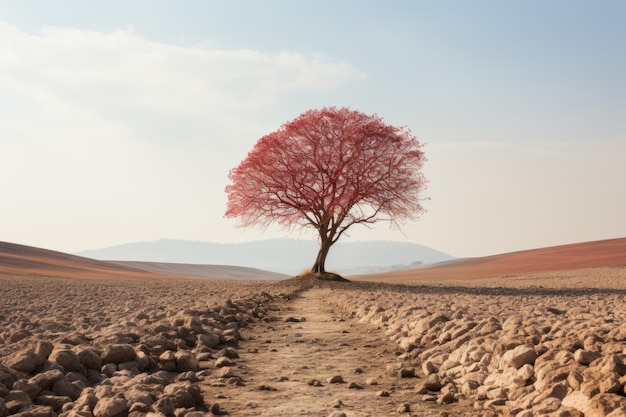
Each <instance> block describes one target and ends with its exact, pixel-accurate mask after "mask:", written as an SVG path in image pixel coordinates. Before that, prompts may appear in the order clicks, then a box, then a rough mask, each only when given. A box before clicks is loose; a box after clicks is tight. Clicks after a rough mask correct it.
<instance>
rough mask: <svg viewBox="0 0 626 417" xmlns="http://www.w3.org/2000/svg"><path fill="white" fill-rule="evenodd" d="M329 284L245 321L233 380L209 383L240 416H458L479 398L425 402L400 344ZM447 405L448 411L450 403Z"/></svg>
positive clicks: (210, 396) (215, 397)
mask: <svg viewBox="0 0 626 417" xmlns="http://www.w3.org/2000/svg"><path fill="white" fill-rule="evenodd" d="M328 291H331V290H329V289H322V288H313V289H309V290H306V291H304V292H301V293H299V294H298V295H297V296H296V297H295V298H294V299H292V300H287V301H284V302H282V303H279V304H276V305H273V306H272V307H271V310H272V313H271V314H270V315H268V317H266V318H265V319H264V320H263V321H259V322H257V323H255V324H254V325H253V326H251V327H249V328H246V329H242V332H241V335H242V340H241V341H240V343H239V349H238V353H239V356H240V357H239V358H236V359H233V360H232V362H233V363H232V364H231V366H230V367H228V368H229V369H228V371H229V372H231V373H232V374H233V377H232V378H231V379H230V381H229V382H225V383H220V384H218V386H206V387H205V389H204V391H205V396H206V402H207V403H214V402H216V401H218V402H219V403H220V405H221V406H222V408H223V409H224V410H225V411H227V412H228V413H229V414H230V415H236V416H277V415H283V416H284V415H299V416H337V417H338V416H343V415H345V416H348V417H356V416H389V415H405V416H424V417H426V416H448V415H450V416H456V415H467V414H469V412H470V411H471V410H472V408H471V404H468V403H462V402H459V403H456V404H447V405H440V404H437V403H435V402H432V403H428V402H418V401H417V400H416V398H417V396H416V393H415V380H414V379H412V378H403V377H402V376H401V374H400V368H401V362H400V361H399V360H398V359H397V356H398V354H399V352H398V346H397V344H395V343H394V342H392V341H390V340H389V337H386V336H385V335H384V334H383V331H382V330H380V329H377V328H375V327H373V326H372V325H370V324H367V323H362V322H359V321H358V320H357V319H355V318H353V317H351V316H350V315H346V314H341V313H338V312H336V311H335V310H334V309H333V307H332V306H331V305H329V304H327V303H326V302H325V297H324V295H325V294H326V295H327V294H328ZM444 410H445V411H444Z"/></svg>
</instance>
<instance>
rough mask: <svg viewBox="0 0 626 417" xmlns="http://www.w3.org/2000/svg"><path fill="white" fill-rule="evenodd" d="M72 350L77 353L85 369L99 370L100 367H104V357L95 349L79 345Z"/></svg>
mask: <svg viewBox="0 0 626 417" xmlns="http://www.w3.org/2000/svg"><path fill="white" fill-rule="evenodd" d="M72 350H73V351H74V352H75V353H76V356H77V357H78V361H79V362H80V364H81V365H82V366H84V367H85V369H95V370H97V371H99V370H100V368H102V357H101V356H100V353H98V352H97V351H96V350H95V349H93V348H90V347H87V346H83V345H78V346H75V347H74V348H73V349H72Z"/></svg>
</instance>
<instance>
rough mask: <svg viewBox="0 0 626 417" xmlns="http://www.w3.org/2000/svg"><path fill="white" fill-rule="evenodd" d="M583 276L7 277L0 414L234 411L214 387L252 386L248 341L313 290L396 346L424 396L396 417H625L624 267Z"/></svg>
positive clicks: (406, 380)
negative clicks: (448, 281) (434, 409)
mask: <svg viewBox="0 0 626 417" xmlns="http://www.w3.org/2000/svg"><path fill="white" fill-rule="evenodd" d="M585 274H586V275H584V276H582V275H580V274H579V273H573V274H572V279H571V280H569V281H568V279H567V278H568V277H567V274H565V275H563V274H561V275H559V277H558V278H559V279H558V280H555V279H552V280H551V279H550V276H549V275H545V276H538V277H533V281H532V283H526V282H522V281H519V280H517V281H516V280H514V279H510V280H506V279H500V280H497V281H494V282H492V283H490V284H485V283H479V284H480V285H477V282H478V281H475V282H473V283H470V284H468V285H456V284H455V285H454V286H452V285H429V286H423V285H422V286H420V285H387V284H380V283H365V282H352V283H327V282H324V283H321V284H314V283H312V282H311V281H308V280H290V281H288V282H281V283H275V282H241V281H206V280H141V281H138V280H135V281H124V280H110V281H106V280H79V279H61V278H44V277H17V276H6V275H5V276H0V288H1V289H2V294H1V296H0V297H1V298H0V417H5V416H9V415H11V416H13V415H19V416H23V417H26V416H29V417H30V416H41V417H55V416H57V415H58V416H63V417H116V416H121V417H126V416H132V417H143V416H146V415H148V414H150V415H164V416H175V417H185V416H187V417H199V416H201V415H207V414H208V415H220V414H226V413H228V412H229V410H228V409H223V408H221V407H220V404H219V401H213V400H212V399H211V400H208V399H209V398H213V397H211V396H210V395H207V387H211V386H217V385H218V384H216V383H215V381H216V380H218V379H219V380H221V381H222V384H223V385H233V386H236V385H237V384H245V380H243V381H242V380H241V378H240V377H238V376H237V375H234V374H233V373H232V371H233V369H235V370H236V363H237V360H238V358H239V356H240V353H242V352H239V346H240V342H241V341H242V339H241V338H242V333H243V334H247V333H249V332H251V330H253V329H255V328H256V327H255V326H261V325H264V326H267V323H268V322H269V320H270V317H271V316H272V315H274V314H275V312H276V311H277V310H280V309H286V308H289V305H290V304H291V303H293V300H294V299H296V298H297V296H298V294H300V293H302V292H303V291H307V289H308V288H310V287H311V286H313V285H316V286H321V288H322V289H321V290H319V289H318V290H316V291H317V292H316V294H318V295H317V296H316V297H317V298H316V300H319V302H320V303H324V304H325V305H326V306H328V307H329V308H332V309H334V311H336V312H339V313H341V314H342V315H344V316H345V317H349V318H351V319H354V320H356V321H358V322H360V323H362V325H363V327H358V328H353V329H351V331H362V332H368V333H370V334H371V332H374V334H377V335H378V336H379V337H380V338H381V340H382V339H384V340H386V341H392V342H393V343H394V346H396V349H395V350H394V351H390V352H388V355H389V359H388V360H389V362H390V363H392V362H393V363H400V364H401V365H400V369H399V370H398V368H397V367H394V366H391V367H389V369H388V370H382V369H381V372H394V373H395V374H397V375H398V376H399V377H401V378H402V381H403V386H406V385H407V384H409V386H411V387H412V390H414V396H411V404H407V407H406V409H402V408H398V409H397V410H396V411H395V413H396V414H398V415H401V414H404V415H415V416H418V415H422V414H420V411H419V410H420V404H424V405H425V404H431V403H436V404H438V405H439V406H440V407H439V408H438V409H440V410H442V411H441V412H440V414H439V415H441V416H445V415H449V416H452V415H474V416H495V415H508V416H518V417H526V416H535V415H537V416H560V417H565V416H593V417H595V416H611V417H617V416H626V393H625V385H626V377H625V374H626V365H625V361H626V320H625V319H626V303H625V302H624V301H625V300H624V297H625V295H626V290H624V282H623V281H626V269H624V268H613V269H598V270H593V271H591V272H589V271H587V272H585ZM581 277H582V278H581ZM609 278H610V279H609ZM616 279H617V280H621V281H619V282H617V281H615V280H616ZM603 280H604V281H603ZM568 282H569V283H574V284H575V285H565V284H567V283H568ZM510 283H515V285H508V284H510ZM555 283H556V284H555ZM564 283H565V284H564ZM354 329H359V330H354ZM360 360H361V361H362V362H364V363H365V362H367V358H366V357H364V358H361V359H360ZM228 363H231V364H233V366H224V365H225V364H228ZM229 371H231V373H230V374H229ZM259 372H261V371H259ZM268 380H271V378H268ZM391 394H392V395H393V393H391ZM291 400H296V401H297V399H289V398H287V399H284V401H291ZM446 404H450V408H449V410H450V411H446V408H445V406H446ZM455 404H470V405H471V413H470V414H468V413H469V412H466V413H464V414H454V411H453V410H458V407H457V408H455V407H454V405H455ZM333 414H334V415H342V414H343V415H346V416H350V414H351V410H349V409H347V410H338V411H333ZM232 415H236V414H234V413H233V414H232ZM328 415H331V413H330V412H329V413H328ZM358 415H362V414H358Z"/></svg>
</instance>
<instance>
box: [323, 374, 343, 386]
mask: <svg viewBox="0 0 626 417" xmlns="http://www.w3.org/2000/svg"><path fill="white" fill-rule="evenodd" d="M327 382H328V383H329V384H342V383H343V382H344V381H343V378H342V377H341V375H333V376H331V377H329V378H328V379H327Z"/></svg>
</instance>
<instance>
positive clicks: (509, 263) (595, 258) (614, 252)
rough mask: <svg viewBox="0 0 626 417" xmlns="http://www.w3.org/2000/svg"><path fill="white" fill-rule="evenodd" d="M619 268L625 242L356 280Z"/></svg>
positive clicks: (537, 251)
mask: <svg viewBox="0 0 626 417" xmlns="http://www.w3.org/2000/svg"><path fill="white" fill-rule="evenodd" d="M618 265H626V238H619V239H607V240H599V241H593V242H582V243H574V244H569V245H560V246H551V247H547V248H540V249H531V250H525V251H518V252H511V253H504V254H499V255H493V256H485V257H480V258H469V259H461V260H454V261H450V262H443V263H440V264H436V265H432V266H430V267H428V266H426V267H423V268H419V269H411V270H404V271H397V272H390V273H387V274H384V275H383V274H373V275H368V276H364V277H359V279H365V280H375V281H379V280H380V281H383V280H384V281H387V282H402V281H419V280H428V281H433V280H434V281H443V280H449V279H471V278H486V277H495V276H504V275H519V274H529V273H535V272H550V271H563V270H571V269H583V268H597V267H607V266H618Z"/></svg>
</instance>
